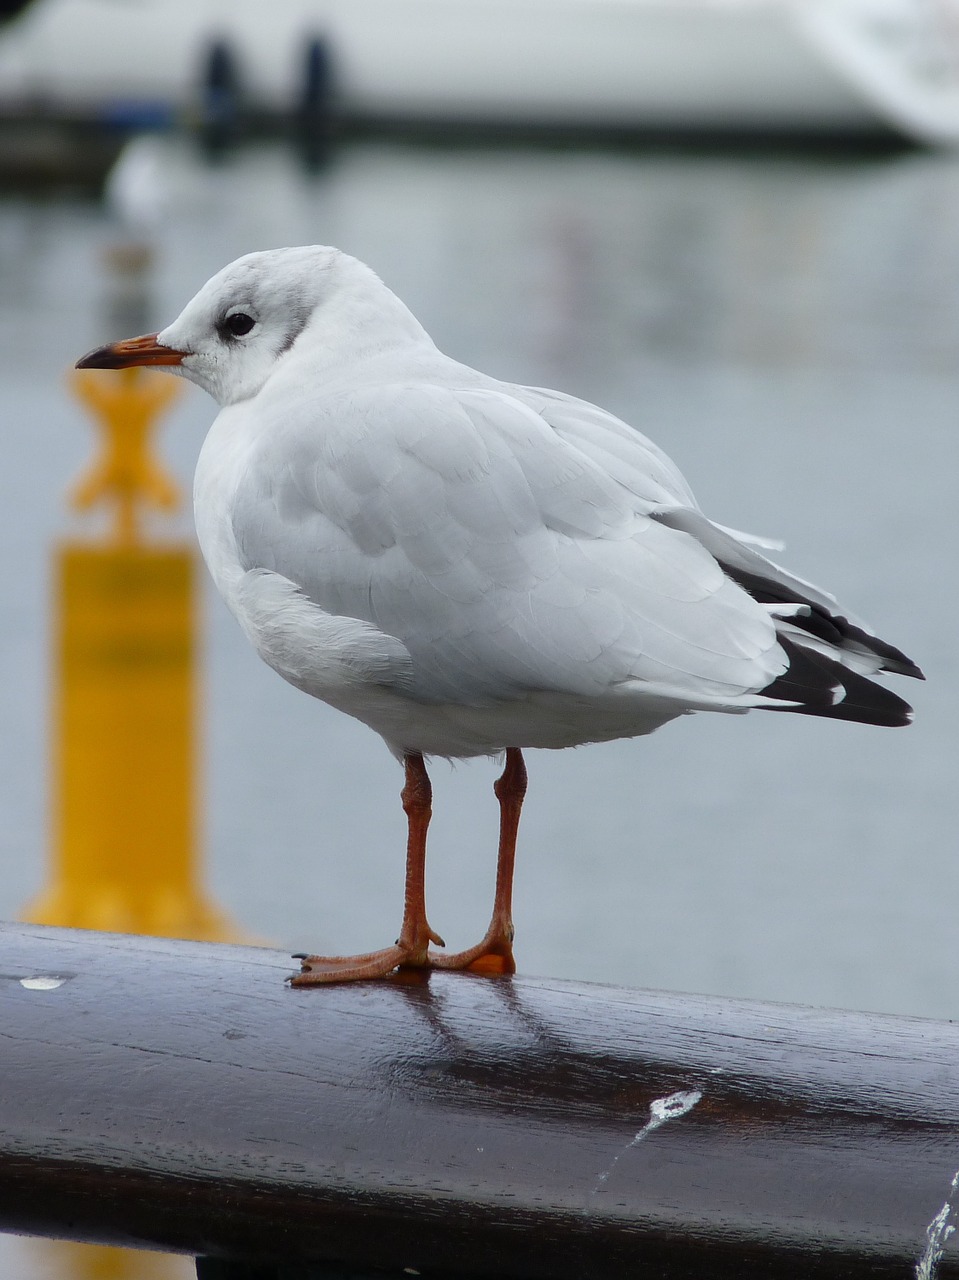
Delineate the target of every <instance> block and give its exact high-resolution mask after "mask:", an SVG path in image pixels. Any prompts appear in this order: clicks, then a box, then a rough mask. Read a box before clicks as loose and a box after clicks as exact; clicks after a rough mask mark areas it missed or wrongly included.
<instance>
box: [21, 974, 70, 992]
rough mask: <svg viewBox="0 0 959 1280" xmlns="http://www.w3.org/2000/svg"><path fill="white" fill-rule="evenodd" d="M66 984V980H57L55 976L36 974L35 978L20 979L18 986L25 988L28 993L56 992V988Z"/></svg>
mask: <svg viewBox="0 0 959 1280" xmlns="http://www.w3.org/2000/svg"><path fill="white" fill-rule="evenodd" d="M65 982H66V978H58V977H57V976H56V975H55V974H52V973H45V974H38V975H37V977H35V978H21V979H20V986H21V987H26V989H27V990H28V991H56V989H57V987H62V986H63V984H64V983H65Z"/></svg>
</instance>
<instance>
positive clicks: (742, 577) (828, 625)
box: [719, 560, 926, 696]
mask: <svg viewBox="0 0 959 1280" xmlns="http://www.w3.org/2000/svg"><path fill="white" fill-rule="evenodd" d="M719 564H720V567H721V568H722V570H723V572H724V573H725V574H726V575H727V576H728V577H730V578H732V580H733V581H734V582H736V583H737V584H738V585H739V586H741V587H742V588H743V590H744V591H747V592H748V593H749V594H750V595H751V596H752V598H753V599H754V600H756V601H758V602H759V603H760V604H802V605H805V606H806V608H807V609H808V610H809V612H808V614H806V615H805V616H804V615H801V614H797V615H796V616H795V617H793V618H791V619H790V621H791V623H792V624H793V626H794V627H796V628H798V630H800V631H805V632H807V633H808V634H809V635H811V636H815V637H816V639H818V640H822V641H824V642H825V643H826V644H828V645H831V646H832V647H833V648H835V649H837V650H842V649H846V650H848V651H853V652H855V651H857V650H858V651H859V652H862V653H869V654H872V655H873V657H876V658H878V659H879V660H880V666H879V670H880V671H888V672H889V673H890V674H893V675H897V676H910V677H911V678H912V679H914V680H925V678H926V677H925V676H924V675H923V673H922V669H921V668H920V667H919V666H917V664H916V663H915V662H913V660H912V658H909V657H907V656H906V654H904V653H903V651H902V650H901V649H897V648H896V646H895V645H894V644H890V643H889V641H888V640H883V639H881V638H880V637H879V636H876V635H873V634H872V632H870V631H866V630H865V629H864V628H863V627H860V626H857V625H856V623H854V622H850V621H849V619H848V618H845V617H843V615H842V614H840V613H832V612H831V611H829V610H827V609H825V608H824V607H823V606H822V605H821V604H817V603H816V602H815V601H814V600H810V599H809V598H808V597H807V596H804V595H803V594H802V593H801V592H798V591H793V590H790V589H788V588H786V587H784V586H783V585H782V584H781V583H778V582H776V581H775V580H774V579H772V578H765V577H763V576H762V575H761V574H759V573H753V572H751V571H750V570H748V569H742V568H740V567H739V566H737V565H732V564H728V563H727V562H726V561H723V560H720V561H719ZM780 639H781V637H780ZM843 669H844V670H845V668H843ZM774 696H775V695H774Z"/></svg>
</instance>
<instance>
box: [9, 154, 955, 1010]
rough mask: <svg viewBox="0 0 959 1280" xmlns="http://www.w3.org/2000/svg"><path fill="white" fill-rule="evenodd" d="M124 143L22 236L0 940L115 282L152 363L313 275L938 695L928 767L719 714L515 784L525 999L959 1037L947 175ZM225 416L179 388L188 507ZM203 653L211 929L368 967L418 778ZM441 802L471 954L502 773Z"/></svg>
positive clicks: (903, 749)
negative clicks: (183, 314) (481, 376)
mask: <svg viewBox="0 0 959 1280" xmlns="http://www.w3.org/2000/svg"><path fill="white" fill-rule="evenodd" d="M136 145H137V147H138V148H139V149H138V150H137V151H135V152H133V153H132V154H131V155H130V156H128V157H127V161H126V168H125V170H124V171H123V173H122V174H121V176H120V178H119V179H118V181H117V182H115V184H114V191H115V192H118V193H119V194H118V197H117V198H118V199H119V201H120V203H121V205H122V209H123V210H124V211H125V214H124V216H123V217H121V215H120V213H119V212H118V211H117V208H116V207H114V208H112V209H111V208H110V207H108V206H105V205H103V206H101V205H99V204H96V203H92V202H87V201H82V200H76V201H72V202H71V201H70V200H61V201H57V202H42V201H33V200H29V199H26V198H20V197H13V196H11V197H6V198H4V199H3V200H2V201H0V401H2V410H0V414H2V421H3V429H4V434H5V438H6V442H7V450H6V465H5V467H4V468H3V470H2V473H0V493H2V504H0V519H2V530H3V541H4V546H5V555H4V556H3V558H2V560H0V646H2V652H3V672H4V676H3V680H2V682H0V711H2V723H3V724H4V726H5V728H6V734H5V737H4V743H5V747H4V749H3V755H2V768H0V805H2V812H3V823H2V826H0V863H2V868H3V874H2V876H0V917H12V916H14V915H16V913H17V911H18V909H19V908H20V907H21V906H22V904H23V903H24V902H25V901H26V900H27V898H28V897H30V896H31V895H32V894H33V893H34V892H35V891H36V890H37V889H38V887H39V885H40V883H41V881H42V876H43V866H44V858H45V845H46V840H47V816H46V814H47V810H46V802H47V790H46V789H47V769H48V751H49V743H48V738H47V728H46V724H47V721H46V716H47V705H48V676H49V607H48V606H49V600H48V594H49V577H48V568H49V551H50V547H51V545H52V543H53V541H54V539H55V538H56V537H57V536H58V535H59V534H60V533H62V532H64V531H66V530H67V529H68V528H70V529H73V530H75V529H76V528H77V527H78V526H77V523H76V522H75V521H73V520H68V518H67V517H66V515H65V513H64V504H63V494H64V490H65V488H66V487H67V485H68V484H69V482H70V480H71V479H72V478H73V477H74V476H75V475H76V474H77V472H78V471H79V470H80V468H81V466H82V464H83V463H84V461H85V460H86V459H87V458H88V457H89V455H90V453H91V451H92V449H93V439H92V435H91V431H90V429H89V427H88V425H87V424H86V422H85V420H84V418H83V415H82V413H81V410H80V408H79V407H78V406H77V405H76V404H74V403H72V402H71V399H70V396H69V394H68V391H67V389H66V385H65V381H64V372H65V370H66V369H67V368H68V367H69V365H70V364H71V362H72V361H73V360H74V359H75V358H76V357H77V356H78V355H80V354H82V353H83V352H84V351H85V350H87V349H89V348H90V347H92V346H94V345H96V344H97V343H99V342H100V341H102V340H104V339H106V338H108V337H118V336H126V335H125V334H124V335H121V334H119V333H117V332H115V331H114V330H115V325H116V323H117V321H116V318H115V316H114V317H113V318H112V319H111V317H110V316H109V315H108V308H107V306H106V298H107V292H108V290H107V284H106V281H105V272H104V266H103V256H104V252H105V250H106V249H107V248H108V247H109V246H111V245H113V244H115V243H116V242H117V241H118V240H124V239H129V238H130V237H131V236H134V235H135V236H138V237H142V236H144V235H145V236H147V237H148V238H149V239H150V241H151V242H152V244H153V245H154V248H155V255H156V256H155V271H154V300H153V308H154V311H153V315H152V317H151V320H152V322H153V323H154V324H155V325H157V326H160V325H162V324H164V323H166V322H167V321H169V320H170V319H172V318H173V316H174V315H175V314H176V313H177V311H178V310H179V309H180V307H181V306H182V304H183V303H184V302H185V301H186V300H187V298H189V297H190V296H191V295H192V293H193V292H194V291H195V289H196V288H198V287H199V285H200V284H202V283H203V282H204V281H205V280H206V279H207V278H208V276H210V275H211V274H212V273H213V272H214V271H215V270H217V269H218V268H219V267H220V266H221V265H223V264H224V263H226V262H227V261H229V260H230V259H231V258H233V257H235V256H236V255H238V254H240V253H243V252H246V251H248V250H251V249H257V248H264V247H269V246H276V245H283V244H296V243H309V242H325V243H332V244H337V245H339V246H340V247H342V248H344V249H346V250H348V251H349V252H351V253H354V254H356V255H358V256H359V257H361V258H363V259H364V260H366V261H368V262H369V263H370V264H371V265H372V266H373V267H374V268H375V269H376V270H377V271H378V272H379V273H380V274H381V275H382V276H383V278H384V279H385V280H386V282H387V283H388V284H389V285H390V286H391V287H393V288H394V289H395V290H396V291H397V292H398V293H399V294H400V296H401V297H403V298H404V299H405V300H406V301H407V302H408V304H409V305H410V306H411V307H412V309H413V310H414V311H415V313H416V314H417V315H418V316H419V318H420V319H421V320H422V321H423V323H424V324H425V325H426V327H427V328H428V329H429V331H430V332H431V333H432V335H433V336H434V338H435V339H436V341H437V343H438V344H439V345H440V346H441V347H442V348H444V349H445V350H446V351H448V352H449V353H450V354H452V355H454V356H456V357H457V358H459V359H462V360H464V361H466V362H468V363H471V364H475V365H477V366H479V367H480V368H482V369H484V370H486V371H488V372H490V373H493V374H497V375H499V376H502V377H504V378H509V379H514V380H519V381H524V382H529V383H534V384H540V385H550V386H557V387H561V388H563V389H565V390H567V391H570V392H574V393H576V394H578V395H581V396H584V397H586V398H589V399H592V400H595V401H598V402H599V403H601V404H603V405H605V406H607V407H608V408H610V409H612V410H614V411H616V412H617V413H619V414H620V415H621V416H622V417H624V418H626V419H627V420H628V421H630V422H632V423H634V424H635V425H636V426H637V427H639V428H641V429H642V430H643V431H645V432H647V433H648V434H650V435H651V436H652V437H653V438H654V439H655V440H656V441H657V442H658V443H659V444H661V445H662V446H663V447H664V448H665V449H666V450H667V451H668V452H669V453H670V454H671V455H672V456H673V457H674V458H675V459H676V460H677V462H678V463H679V464H680V465H681V467H682V468H683V470H684V472H685V473H686V475H687V477H688V478H689V480H690V481H691V483H692V485H693V488H694V490H695V491H696V493H697V496H698V497H699V499H700V501H701V503H702V504H703V506H704V507H705V509H706V511H707V512H708V514H710V515H711V516H712V517H713V518H715V519H717V520H720V521H722V522H724V523H727V524H731V525H734V526H736V527H738V528H744V529H748V530H750V531H753V532H757V533H762V534H767V535H770V536H777V537H782V538H784V539H785V541H786V543H787V550H786V552H785V553H784V555H783V557H782V558H783V559H784V561H785V563H786V564H788V565H789V567H790V568H792V569H794V570H795V571H797V572H798V573H800V574H802V575H804V576H806V577H809V578H811V579H812V580H813V581H815V582H818V583H820V584H821V585H824V586H826V587H827V588H829V589H831V590H833V591H835V592H836V593H837V594H838V595H839V596H840V598H841V599H842V600H843V602H844V603H846V604H848V605H849V606H850V607H851V608H852V609H854V610H856V611H857V612H859V613H860V614H861V615H862V616H864V617H865V618H867V619H868V620H869V621H870V622H872V623H873V624H874V625H875V626H876V627H877V628H878V629H879V630H880V631H881V632H882V634H884V635H885V636H886V637H888V638H889V639H891V640H892V641H894V642H895V643H897V644H899V645H901V646H902V647H903V648H905V649H906V651H907V652H908V653H910V655H911V656H913V657H915V658H916V659H917V661H919V662H920V664H921V665H922V666H924V668H925V670H926V673H927V676H928V683H927V684H925V685H923V686H919V685H915V684H912V683H911V682H910V683H909V684H908V686H906V682H901V681H899V682H897V689H898V690H899V691H901V692H903V693H904V694H905V695H906V696H907V697H910V696H911V698H912V700H913V701H914V703H915V705H916V708H917V719H916V724H915V725H914V726H913V727H912V728H910V729H907V730H900V731H895V732H894V731H891V730H890V731H886V730H879V729H870V728H864V727H862V726H856V725H847V724H841V723H838V724H836V723H828V722H825V721H818V720H816V719H813V718H804V717H796V716H773V715H765V716H764V715H762V714H761V713H754V714H752V715H750V716H745V717H724V716H708V715H702V716H696V717H691V718H688V719H685V720H683V721H682V722H677V723H674V724H672V725H670V726H667V727H666V728H665V729H664V730H662V731H661V732H659V733H657V734H656V735H655V736H653V737H651V738H646V739H641V740H637V741H634V742H621V743H614V744H609V745H607V746H602V747H592V748H589V749H584V750H579V751H571V752H565V753H561V754H554V753H545V752H540V753H536V752H532V753H530V758H529V766H530V792H529V798H528V803H527V811H526V814H525V815H524V824H523V829H522V832H521V840H520V857H519V865H518V871H517V892H516V906H515V917H516V922H517V956H518V961H519V964H520V967H521V969H522V971H524V972H528V973H535V974H549V975H557V976H567V977H575V978H583V979H592V980H598V981H609V982H615V983H623V984H628V985H637V986H653V987H664V988H671V989H677V990H690V991H702V992H715V993H721V994H727V995H734V996H752V997H760V998H767V999H775V1000H795V1001H802V1002H807V1003H813V1004H831V1005H840V1006H848V1007H854V1008H865V1009H874V1010H885V1011H891V1012H900V1013H914V1014H922V1015H928V1016H933V1017H942V1018H948V1017H954V1016H957V1014H959V997H957V981H956V979H957V960H959V940H957V928H956V905H957V890H959V867H957V860H956V857H955V844H956V841H955V832H956V829H957V825H959V801H957V787H956V782H955V766H956V754H957V753H956V732H957V731H956V725H957V713H959V705H957V703H959V697H957V695H959V661H957V656H956V636H957V631H959V610H957V605H956V598H955V591H954V584H955V569H954V564H955V558H956V527H957V515H956V510H957V508H956V498H955V487H956V475H957V472H959V430H957V428H959V237H957V235H956V227H957V226H959V162H957V160H955V159H954V158H952V157H950V156H948V155H929V154H907V155H886V156H873V157H871V158H859V159H856V158H850V159H840V158H836V157H829V158H820V157H817V156H815V155H809V154H802V153H794V154H783V155H778V156H775V155H758V154H753V155H749V154H742V155H732V156H730V155H722V154H716V153H713V154H703V155H699V154H695V153H685V154H683V153H679V154H673V153H668V152H658V153H655V152H653V153H650V152H645V153H629V152H625V151H624V152H613V151H610V152H606V153H602V152H589V151H582V152H569V151H562V150H555V151H524V150H513V151H511V150H503V149H499V150H483V149H480V148H473V149H466V150H456V149H443V148H436V147H434V148H415V147H401V146H392V147H390V146H386V145H384V144H380V143H372V142H371V143H365V144H361V145H354V146H351V147H349V148H345V149H343V150H342V151H340V152H338V153H337V154H336V156H335V158H334V160H333V162H332V163H331V165H330V167H329V168H327V169H326V170H324V171H322V172H318V173H310V172H308V171H306V170H305V169H304V168H303V167H301V165H300V164H299V163H298V161H297V159H296V157H295V154H294V153H293V152H292V151H291V150H289V149H287V148H285V147H282V146H279V145H278V146H264V147H261V148H251V149H246V150H243V151H241V152H238V153H236V154H235V155H230V156H228V157H224V158H223V159H221V160H220V162H219V163H217V164H209V163H206V162H204V161H203V159H202V158H201V157H200V156H199V155H198V154H197V153H196V152H195V151H194V150H193V149H192V148H191V146H190V145H189V144H188V143H186V142H177V141H165V140H158V139H148V140H145V141H144V142H142V143H139V144H136ZM213 415H214V406H213V404H212V402H210V401H208V400H207V399H206V398H205V397H204V396H203V395H202V394H201V393H200V392H199V391H195V389H192V388H191V394H190V395H188V396H184V397H183V399H182V401H181V402H180V404H179V406H178V408H177V410H176V411H175V414H174V415H173V416H172V417H171V419H170V424H169V427H168V428H167V430H166V432H165V434H164V436H163V441H162V445H163V451H164V453H165V456H166V457H167V459H168V461H169V462H170V464H171V466H172V467H173V468H174V470H175V471H176V472H177V473H178V475H179V476H180V477H181V478H182V480H183V482H184V484H185V485H186V486H188V485H189V478H190V475H191V472H192V465H193V461H194V459H195V456H196V453H197V450H198V448H199V445H200V442H201V440H202V437H203V434H204V431H205V429H206V427H207V425H208V424H209V422H210V421H211V420H212V417H213ZM187 519H188V517H187V516H186V515H185V516H184V522H186V521H187ZM206 627H207V633H206V634H207V639H206V644H205V654H204V669H205V682H206V684H205V697H204V726H203V730H204V735H205V745H204V760H205V763H204V773H205V783H206V786H205V800H204V812H203V830H204V840H205V845H206V849H207V866H208V879H209V882H210V884H211V887H212V889H213V893H214V896H215V897H216V899H217V900H218V901H219V903H220V904H221V905H222V906H223V907H224V908H225V909H227V910H228V911H229V912H230V913H231V914H232V915H233V916H234V917H235V918H236V919H238V920H240V921H242V922H243V924H244V925H245V926H246V927H248V929H249V930H250V932H251V934H255V935H256V936H258V937H260V938H263V939H270V940H273V941H275V942H277V943H278V944H280V945H282V946H287V947H289V948H290V949H291V950H300V949H304V948H312V949H319V950H322V951H338V950H357V949H363V948H366V947H375V946H379V945H383V944H384V943H385V942H387V941H389V940H390V939H392V938H393V937H394V936H395V933H396V929H397V926H398V918H399V911H400V907H401V898H402V871H403V846H404V821H403V814H402V810H401V808H400V804H399V800H398V791H399V788H400V785H401V774H400V770H399V769H398V767H397V766H396V764H395V762H394V761H393V760H392V759H391V757H390V756H389V755H388V753H387V752H386V750H385V748H384V747H383V745H382V744H381V742H380V741H379V739H378V738H376V737H375V736H374V735H372V734H371V733H370V732H369V731H368V730H367V729H365V728H364V727H363V726H361V725H359V724H357V723H354V722H352V721H350V720H348V719H347V718H345V717H343V716H341V715H338V714H337V713H335V712H333V711H331V710H329V709H327V708H326V707H324V706H322V705H321V704H319V703H315V702H313V701H312V700H310V699H308V698H306V697H305V696H303V695H302V694H300V693H298V692H296V691H295V690H293V689H291V688H289V687H287V686H286V685H285V684H284V683H283V682H282V681H281V680H280V679H279V678H278V677H277V676H275V675H274V674H273V673H271V672H270V671H269V670H267V668H266V667H265V666H263V665H262V664H261V663H260V662H259V661H258V659H256V657H255V656H254V655H253V653H252V651H251V650H250V649H249V648H248V646H247V643H246V641H245V640H244V638H243V637H242V635H241V634H240V632H239V630H238V628H237V627H236V625H235V623H234V622H233V620H232V619H231V618H230V617H229V616H228V615H227V613H226V611H225V609H224V608H223V606H222V605H221V604H220V602H219V601H218V600H216V599H215V598H214V597H213V595H212V592H211V593H209V595H208V605H207V616H206ZM433 777H434V790H435V819H434V826H433V828H432V830H431V863H430V888H429V897H430V915H431V920H432V921H433V922H434V924H435V925H436V927H437V928H439V929H440V930H441V932H442V933H443V935H444V936H445V938H446V940H447V942H448V943H449V944H450V945H451V946H454V947H458V946H460V945H465V944H468V943H470V942H473V941H475V940H476V938H477V937H478V936H479V934H480V933H481V932H482V930H483V928H484V927H485V923H486V918H487V915H488V910H489V904H490V900H491V894H492V880H493V869H494V855H495V829H496V806H495V802H494V801H493V797H492V792H491V784H492V781H493V777H494V769H493V767H492V766H491V765H490V764H487V763H483V762H476V763H473V764H470V765H461V766H458V767H457V768H455V769H451V768H449V767H448V766H447V765H446V764H444V763H437V764H436V765H435V766H434V770H433ZM132 853H133V855H134V856H135V851H132ZM307 998H317V999H319V998H322V993H314V994H313V995H312V996H308V997H307Z"/></svg>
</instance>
